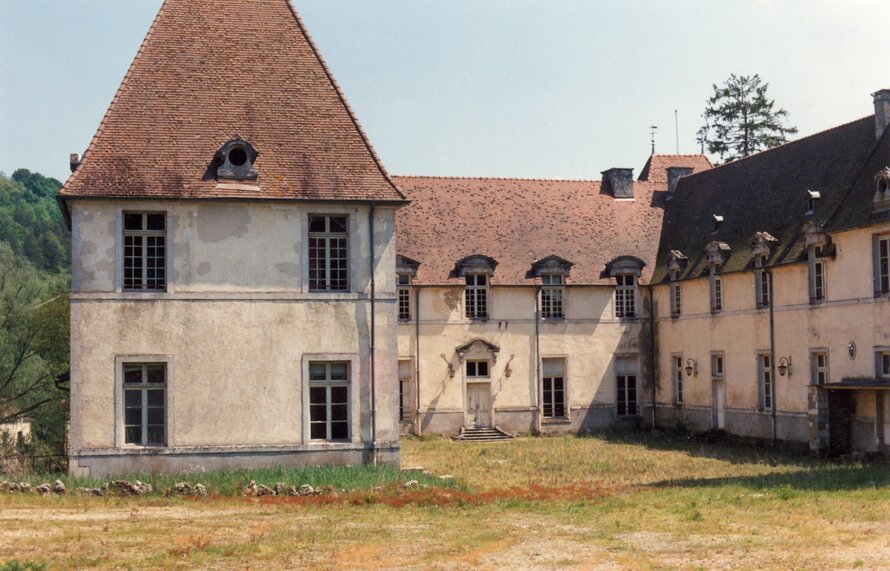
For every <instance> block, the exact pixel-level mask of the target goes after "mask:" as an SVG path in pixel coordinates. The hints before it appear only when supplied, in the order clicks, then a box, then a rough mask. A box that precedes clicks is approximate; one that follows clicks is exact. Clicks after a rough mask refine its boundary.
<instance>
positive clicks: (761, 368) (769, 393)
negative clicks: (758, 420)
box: [757, 354, 773, 410]
mask: <svg viewBox="0 0 890 571" xmlns="http://www.w3.org/2000/svg"><path fill="white" fill-rule="evenodd" d="M757 362H758V374H759V377H760V378H759V380H760V409H761V410H772V409H773V370H772V360H771V359H770V356H769V355H767V354H762V355H759V356H758V357H757Z"/></svg>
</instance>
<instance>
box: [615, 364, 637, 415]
mask: <svg viewBox="0 0 890 571" xmlns="http://www.w3.org/2000/svg"><path fill="white" fill-rule="evenodd" d="M615 387H616V392H617V394H616V399H615V405H616V413H617V414H618V416H636V415H638V414H640V405H639V395H638V390H637V359H636V357H616V358H615Z"/></svg>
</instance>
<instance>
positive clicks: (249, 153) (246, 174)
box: [216, 137, 259, 180]
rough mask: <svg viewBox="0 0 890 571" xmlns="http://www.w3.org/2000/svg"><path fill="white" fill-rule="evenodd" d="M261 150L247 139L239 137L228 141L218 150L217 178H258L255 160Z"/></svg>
mask: <svg viewBox="0 0 890 571" xmlns="http://www.w3.org/2000/svg"><path fill="white" fill-rule="evenodd" d="M258 156H259V152H258V151H257V150H256V149H255V148H254V147H253V145H251V144H250V143H248V142H247V141H245V140H244V139H242V138H240V137H237V138H235V139H232V140H230V141H228V142H227V143H226V144H225V145H223V146H222V147H220V149H219V151H217V152H216V164H217V167H216V178H217V179H229V180H256V179H257V177H258V174H257V171H256V169H254V166H253V165H254V162H256V159H257V157H258Z"/></svg>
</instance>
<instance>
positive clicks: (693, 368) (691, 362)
mask: <svg viewBox="0 0 890 571" xmlns="http://www.w3.org/2000/svg"><path fill="white" fill-rule="evenodd" d="M692 375H695V376H696V377H697V376H698V363H696V362H695V359H693V358H692V357H690V358H688V359H686V376H687V377H691V376H692Z"/></svg>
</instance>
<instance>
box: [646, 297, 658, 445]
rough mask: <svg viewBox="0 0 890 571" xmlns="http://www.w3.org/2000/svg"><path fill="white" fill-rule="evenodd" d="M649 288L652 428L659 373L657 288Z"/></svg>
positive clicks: (654, 419) (654, 417) (653, 427)
mask: <svg viewBox="0 0 890 571" xmlns="http://www.w3.org/2000/svg"><path fill="white" fill-rule="evenodd" d="M647 289H648V290H649V368H650V370H651V371H652V429H653V430H654V429H655V421H656V418H657V417H656V414H655V407H656V406H657V403H656V398H657V396H656V394H655V393H656V384H657V382H658V375H657V374H656V370H655V368H656V366H657V362H658V360H657V359H656V358H655V289H654V286H653V285H652V284H649V286H648V287H647Z"/></svg>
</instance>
